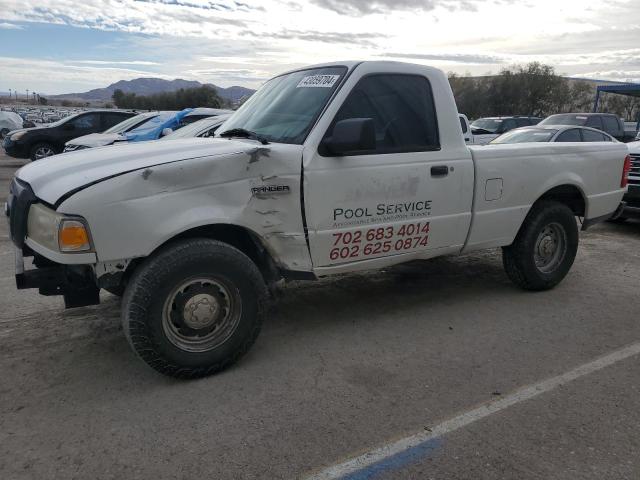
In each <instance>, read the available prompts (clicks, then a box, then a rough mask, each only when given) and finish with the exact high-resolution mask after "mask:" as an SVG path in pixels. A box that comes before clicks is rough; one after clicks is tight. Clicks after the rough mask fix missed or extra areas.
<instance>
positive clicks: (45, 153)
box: [29, 143, 58, 161]
mask: <svg viewBox="0 0 640 480" xmlns="http://www.w3.org/2000/svg"><path fill="white" fill-rule="evenodd" d="M56 153H58V152H57V151H56V149H55V148H54V147H53V145H51V144H50V143H37V144H36V145H34V146H33V147H31V153H30V154H29V158H31V161H36V160H40V159H41V158H46V157H50V156H52V155H55V154H56Z"/></svg>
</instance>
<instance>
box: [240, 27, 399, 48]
mask: <svg viewBox="0 0 640 480" xmlns="http://www.w3.org/2000/svg"><path fill="white" fill-rule="evenodd" d="M243 35H246V36H250V37H255V38H264V37H268V38H273V39H278V40H302V41H305V42H321V43H333V44H351V45H353V44H358V45H362V46H375V45H376V42H375V41H374V40H380V39H384V38H385V37H387V35H386V34H384V33H370V32H362V33H353V32H322V31H317V30H305V31H302V30H290V29H286V28H285V29H283V30H281V31H279V32H272V33H271V32H267V33H256V32H252V31H250V30H245V31H244V32H243Z"/></svg>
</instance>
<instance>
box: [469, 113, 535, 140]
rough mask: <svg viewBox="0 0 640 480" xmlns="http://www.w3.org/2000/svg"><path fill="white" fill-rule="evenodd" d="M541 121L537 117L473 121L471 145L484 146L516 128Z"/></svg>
mask: <svg viewBox="0 0 640 480" xmlns="http://www.w3.org/2000/svg"><path fill="white" fill-rule="evenodd" d="M540 120H542V119H541V118H539V117H527V116H522V115H518V116H513V117H486V118H479V119H478V120H474V121H473V122H472V123H471V133H472V134H473V140H474V141H473V143H475V144H477V145H485V144H487V143H489V142H490V141H491V140H493V139H494V138H496V137H497V136H498V135H502V134H503V133H505V132H508V131H509V130H513V129H514V128H518V127H527V126H530V125H536V124H537V123H538V122H540Z"/></svg>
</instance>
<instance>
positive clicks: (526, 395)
mask: <svg viewBox="0 0 640 480" xmlns="http://www.w3.org/2000/svg"><path fill="white" fill-rule="evenodd" d="M638 354H640V342H638V343H634V344H632V345H629V346H627V347H625V348H621V349H620V350H616V351H614V352H612V353H610V354H608V355H605V356H603V357H600V358H598V359H596V360H593V361H591V362H589V363H585V364H583V365H580V366H579V367H576V368H574V369H573V370H569V371H568V372H566V373H563V374H561V375H558V376H556V377H552V378H548V379H546V380H543V381H541V382H539V383H535V384H533V385H530V386H527V387H523V388H521V389H519V390H516V391H515V392H513V393H511V394H509V395H506V396H504V397H502V398H500V399H499V400H495V401H492V402H488V403H486V404H483V405H481V406H480V407H477V408H474V409H473V410H469V411H467V412H464V413H462V414H460V415H458V416H456V417H453V418H451V419H449V420H446V421H444V422H442V423H440V424H439V425H437V426H434V427H433V428H432V429H431V430H430V431H425V432H420V433H417V434H415V435H411V436H408V437H405V438H402V439H400V440H397V441H394V442H391V443H388V444H386V445H382V446H381V447H378V448H376V449H374V450H370V451H369V452H366V453H364V454H362V455H359V456H357V457H354V458H352V459H350V460H347V461H345V462H343V463H339V464H337V465H333V466H331V467H328V468H326V469H324V470H322V471H321V472H319V473H315V474H312V475H309V476H307V477H305V478H306V479H307V480H330V479H338V478H344V477H346V476H350V477H351V478H368V477H369V475H371V476H373V475H375V474H379V473H381V472H382V471H384V470H389V469H393V468H394V467H397V466H398V465H400V464H402V461H400V462H399V461H397V460H395V461H394V460H393V459H394V457H400V456H402V454H403V453H405V452H407V451H408V450H410V449H420V447H423V446H424V445H425V444H427V443H428V442H434V440H437V439H438V438H439V437H441V436H443V435H446V434H447V433H450V432H453V431H455V430H459V429H460V428H463V427H466V426H467V425H469V424H471V423H473V422H475V421H477V420H481V419H483V418H485V417H488V416H490V415H493V414H494V413H497V412H499V411H501V410H504V409H505V408H509V407H511V406H513V405H515V404H517V403H520V402H524V401H527V400H530V399H532V398H534V397H537V396H538V395H542V394H543V393H546V392H549V391H551V390H554V389H555V388H557V387H559V386H561V385H563V384H566V383H569V382H571V381H573V380H576V379H578V378H580V377H582V376H584V375H589V374H590V373H593V372H597V371H598V370H601V369H603V368H605V367H608V366H610V365H613V364H615V363H617V362H620V361H622V360H625V359H627V358H629V357H633V356H635V355H638ZM422 450H423V451H425V452H427V451H429V449H428V448H423V449H422ZM385 463H386V465H385ZM367 470H371V472H370V474H368V473H367Z"/></svg>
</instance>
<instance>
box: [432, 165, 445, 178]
mask: <svg viewBox="0 0 640 480" xmlns="http://www.w3.org/2000/svg"><path fill="white" fill-rule="evenodd" d="M447 175H449V167H447V166H446V165H438V166H437V167H431V176H432V177H446V176H447Z"/></svg>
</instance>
